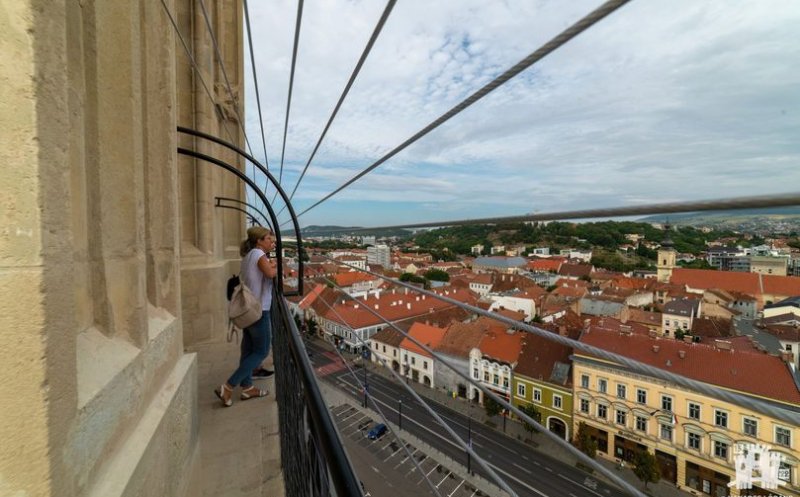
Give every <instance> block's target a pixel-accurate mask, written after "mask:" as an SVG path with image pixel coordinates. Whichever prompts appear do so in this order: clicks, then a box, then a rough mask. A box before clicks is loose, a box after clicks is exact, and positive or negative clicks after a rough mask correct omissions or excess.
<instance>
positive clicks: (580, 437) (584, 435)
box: [575, 421, 597, 459]
mask: <svg viewBox="0 0 800 497" xmlns="http://www.w3.org/2000/svg"><path fill="white" fill-rule="evenodd" d="M575 439H576V440H575V441H576V443H577V445H578V450H580V451H581V452H583V453H584V454H586V455H587V456H589V457H591V458H592V459H594V458H595V457H596V456H597V442H596V441H595V440H594V439H593V438H592V437H591V436H590V435H589V432H588V430H587V429H586V423H584V422H583V421H581V422H580V423H578V433H577V435H576V436H575Z"/></svg>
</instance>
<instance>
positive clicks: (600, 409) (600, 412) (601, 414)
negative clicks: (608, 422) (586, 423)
mask: <svg viewBox="0 0 800 497" xmlns="http://www.w3.org/2000/svg"><path fill="white" fill-rule="evenodd" d="M606 416H608V407H606V406H604V405H603V404H597V417H598V418H603V419H606Z"/></svg>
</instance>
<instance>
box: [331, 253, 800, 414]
mask: <svg viewBox="0 0 800 497" xmlns="http://www.w3.org/2000/svg"><path fill="white" fill-rule="evenodd" d="M318 255H319V254H318ZM320 256H321V257H324V258H326V259H328V260H331V261H333V260H335V259H332V258H330V257H328V256H325V255H320ZM336 263H337V264H340V265H343V266H349V267H351V268H353V269H356V270H358V271H361V272H363V273H367V274H371V275H373V276H376V277H378V278H381V279H382V280H385V281H389V282H392V283H394V284H396V285H398V286H401V287H403V288H408V289H409V290H413V291H415V292H417V293H421V294H423V295H427V296H429V297H433V298H435V299H438V300H441V301H443V302H448V303H451V304H453V305H457V306H459V307H461V308H462V309H466V310H468V311H470V312H473V313H475V314H479V315H481V316H486V317H489V318H492V319H495V320H497V321H501V322H503V323H505V324H507V325H509V326H513V327H515V328H517V329H520V330H524V331H527V332H529V333H532V334H534V335H538V336H540V337H544V338H546V339H548V340H551V341H554V342H557V343H559V344H561V345H565V346H567V347H572V348H574V349H577V350H580V351H581V352H585V353H587V354H591V355H594V356H596V357H599V358H601V359H605V360H607V361H611V362H616V363H618V364H620V365H622V366H624V367H626V368H628V369H631V370H633V371H636V372H638V373H641V374H645V375H648V376H651V377H655V378H658V379H660V380H664V381H669V382H672V383H675V384H677V385H679V386H682V387H685V388H689V389H692V390H695V391H697V392H699V393H702V394H705V395H708V396H709V397H712V398H717V399H720V400H725V401H728V402H730V403H732V404H737V405H740V406H743V407H746V408H749V409H752V410H753V411H757V412H760V413H763V414H766V415H768V416H772V417H774V418H776V419H779V420H781V421H785V422H787V423H792V424H793V425H795V426H798V425H800V412H792V411H790V410H788V409H785V408H780V407H777V406H775V405H773V404H771V403H769V402H766V401H763V400H761V399H759V398H755V397H749V396H746V395H742V394H739V393H736V392H732V391H729V390H727V389H725V388H723V387H720V386H716V385H711V384H708V383H704V382H701V381H698V380H693V379H690V378H686V377H684V376H681V375H679V374H675V373H672V372H669V371H665V370H663V369H659V368H656V367H654V366H650V365H648V364H644V363H642V362H639V361H635V360H633V359H629V358H628V357H625V356H623V355H619V354H615V353H613V352H608V351H607V350H605V349H601V348H598V347H595V346H593V345H589V344H586V343H583V342H581V341H578V340H573V339H572V338H568V337H564V336H561V335H559V334H557V333H552V332H550V331H547V330H543V329H541V328H537V327H535V326H532V325H529V324H526V323H521V322H519V321H514V320H513V319H511V318H507V317H505V316H501V315H499V314H494V313H491V312H488V311H485V310H483V309H481V308H480V307H476V306H473V305H469V304H465V303H463V302H460V301H458V300H455V299H451V298H449V297H445V296H444V295H439V294H438V293H436V292H431V291H429V290H424V289H421V288H418V287H416V286H414V285H410V284H408V283H404V282H402V281H400V280H397V279H394V278H389V277H387V276H383V275H382V274H379V273H376V272H373V271H370V270H364V269H361V268H359V267H357V266H353V265H352V264H348V263H346V262H343V261H336ZM365 309H367V310H370V311H371V309H369V307H365ZM409 338H410V337H409ZM418 345H420V346H421V347H422V348H423V349H424V350H425V351H427V352H428V353H430V354H432V355H433V356H434V357H435V358H437V359H439V360H442V359H441V358H440V357H439V356H438V355H436V353H435V352H433V351H432V350H431V349H430V348H429V347H428V346H427V345H424V344H418ZM443 362H444V363H447V361H443ZM457 373H458V374H459V376H461V377H462V378H464V379H467V380H471V379H470V378H468V377H466V376H464V375H463V374H462V373H461V372H460V371H457ZM470 382H471V383H472V381H470ZM475 386H477V385H475ZM504 405H505V404H504ZM515 412H516V411H515Z"/></svg>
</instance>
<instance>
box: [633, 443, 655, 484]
mask: <svg viewBox="0 0 800 497" xmlns="http://www.w3.org/2000/svg"><path fill="white" fill-rule="evenodd" d="M633 464H634V466H633V474H635V475H636V477H637V478H639V479H640V480H642V481H643V482H644V488H645V489H646V488H647V484H648V483H658V480H660V479H661V471H660V470H659V468H658V461H657V460H656V456H654V455H653V454H651V453H649V452H647V451H645V452H640V453H638V454H636V458H635V459H634V460H633Z"/></svg>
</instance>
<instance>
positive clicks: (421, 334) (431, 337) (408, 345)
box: [400, 323, 447, 357]
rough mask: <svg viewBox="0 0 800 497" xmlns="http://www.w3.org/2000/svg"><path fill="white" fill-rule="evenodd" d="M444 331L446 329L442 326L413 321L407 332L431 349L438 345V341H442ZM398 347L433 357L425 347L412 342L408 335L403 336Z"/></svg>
mask: <svg viewBox="0 0 800 497" xmlns="http://www.w3.org/2000/svg"><path fill="white" fill-rule="evenodd" d="M446 331H447V330H445V329H444V328H437V327H436V326H429V325H427V324H422V323H414V324H413V325H412V326H411V328H409V330H408V334H409V335H410V336H412V337H414V338H415V339H417V340H418V341H419V342H421V343H423V344H425V345H427V346H428V347H429V348H431V349H433V348H435V347H436V346H437V345H439V342H441V341H442V338H443V337H444V334H445V332H446ZM400 348H401V349H405V350H407V351H409V352H413V353H415V354H420V355H424V356H426V357H433V356H431V355H430V354H429V353H428V352H427V351H426V350H425V349H423V348H422V347H420V346H419V345H417V344H416V343H414V342H412V341H411V339H410V338H408V337H406V338H404V339H403V341H402V342H400Z"/></svg>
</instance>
